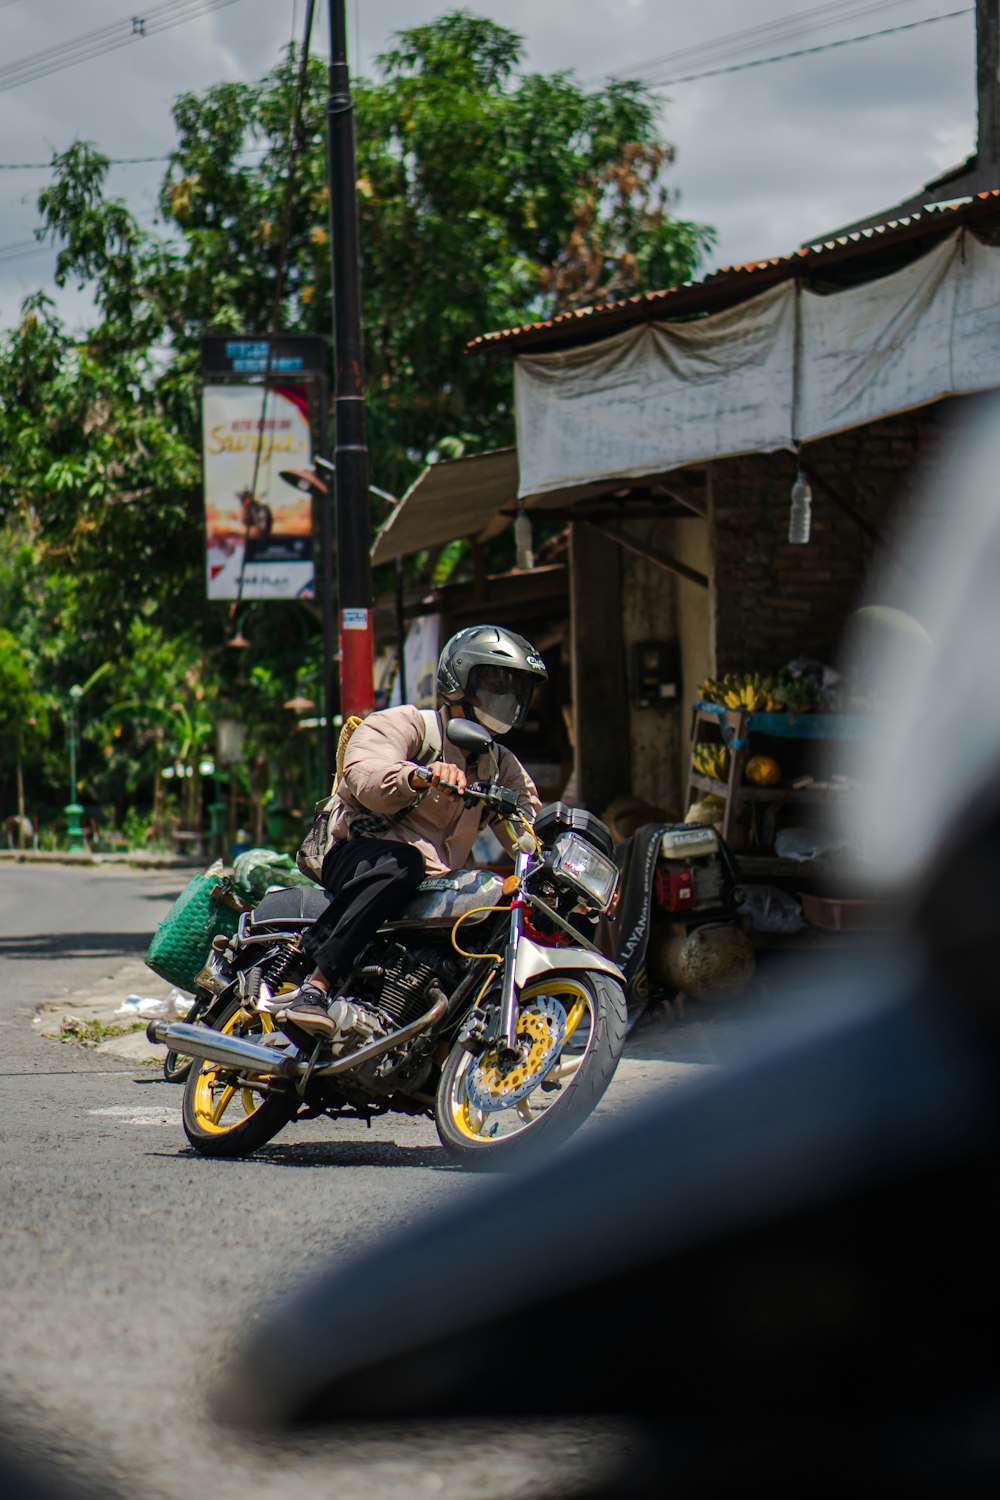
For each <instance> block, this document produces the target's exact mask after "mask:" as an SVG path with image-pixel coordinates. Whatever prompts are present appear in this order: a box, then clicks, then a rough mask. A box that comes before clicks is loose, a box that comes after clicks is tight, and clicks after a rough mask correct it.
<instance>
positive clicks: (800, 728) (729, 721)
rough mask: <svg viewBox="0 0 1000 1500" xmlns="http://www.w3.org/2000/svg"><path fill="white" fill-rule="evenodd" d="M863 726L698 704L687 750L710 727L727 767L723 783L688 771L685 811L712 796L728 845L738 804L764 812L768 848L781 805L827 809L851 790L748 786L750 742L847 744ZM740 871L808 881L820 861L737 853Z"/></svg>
mask: <svg viewBox="0 0 1000 1500" xmlns="http://www.w3.org/2000/svg"><path fill="white" fill-rule="evenodd" d="M866 722H867V721H866V720H865V718H864V717H863V716H860V715H856V714H826V713H822V714H821V713H753V712H751V711H750V710H748V709H745V708H726V707H725V706H723V705H722V704H719V703H708V702H705V701H704V700H700V699H699V700H698V701H697V702H695V703H694V704H693V706H692V714H691V749H692V754H693V752H694V749H695V746H696V745H697V744H699V742H700V739H701V734H702V731H703V730H705V729H707V728H709V727H712V728H714V729H715V730H717V731H718V732H719V733H720V734H721V737H722V741H723V744H724V745H725V746H726V747H727V748H728V750H729V752H730V754H729V767H728V774H727V777H726V780H725V781H721V780H719V779H718V778H716V777H714V776H709V775H707V774H705V773H704V772H701V771H697V770H696V769H695V768H694V766H693V765H691V766H690V768H689V771H688V785H687V805H688V806H690V805H691V803H692V802H693V801H695V800H696V795H695V794H697V793H699V792H700V793H705V792H708V793H714V795H716V796H718V797H721V798H722V799H723V800H724V802H725V810H724V812H723V816H722V820H721V821H722V836H723V838H724V839H726V841H727V842H729V843H731V842H732V836H733V829H734V827H735V823H736V815H737V811H738V808H739V805H740V803H741V802H742V803H749V804H752V805H756V806H758V807H761V806H762V807H764V808H765V809H766V813H765V819H766V824H767V826H768V829H769V832H770V835H771V841H772V842H773V831H774V823H775V820H776V817H777V814H778V812H779V811H780V809H781V807H782V806H783V805H799V806H805V805H812V806H822V805H826V806H830V805H832V804H834V803H836V802H838V801H839V800H840V799H841V798H843V797H846V796H850V794H851V793H852V791H854V790H856V788H855V787H854V785H853V784H852V783H850V782H847V781H845V783H844V784H843V785H840V784H838V783H836V782H834V783H830V782H825V783H820V784H816V785H807V786H799V787H795V786H792V785H790V784H789V783H788V782H779V783H776V784H774V785H771V786H754V785H748V784H747V783H746V782H745V780H744V769H745V766H746V764H747V762H748V761H749V759H750V758H751V756H752V754H753V748H752V740H753V739H754V738H757V739H758V743H759V740H760V738H761V737H763V738H765V739H795V740H817V741H820V740H847V739H856V738H858V736H859V735H861V734H862V733H863V732H864V729H865V726H866ZM736 859H737V863H738V865H739V867H740V869H741V871H742V872H743V873H744V874H746V875H750V874H756V875H772V876H774V877H777V878H782V877H784V878H788V877H792V876H794V875H795V874H799V875H808V877H809V878H810V879H811V878H813V877H815V876H819V875H820V874H821V873H822V869H821V866H820V861H818V860H817V861H794V860H789V859H782V858H781V857H780V856H778V855H775V854H768V853H765V852H763V851H760V850H753V851H740V852H738V853H737V854H736Z"/></svg>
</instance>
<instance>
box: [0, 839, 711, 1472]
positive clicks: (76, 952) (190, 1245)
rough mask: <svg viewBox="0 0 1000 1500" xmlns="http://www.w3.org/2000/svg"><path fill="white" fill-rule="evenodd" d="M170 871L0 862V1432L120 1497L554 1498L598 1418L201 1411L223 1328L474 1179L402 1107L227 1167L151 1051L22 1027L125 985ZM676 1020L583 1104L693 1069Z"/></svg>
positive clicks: (231, 1336) (309, 1134)
mask: <svg viewBox="0 0 1000 1500" xmlns="http://www.w3.org/2000/svg"><path fill="white" fill-rule="evenodd" d="M186 879H187V876H186V875H184V874H183V873H172V874H159V873H136V872H133V871H127V870H124V869H121V868H108V867H102V868H98V869H96V870H81V869H67V868H62V867H58V866H45V867H28V866H16V867H12V866H8V865H0V1048H2V1051H0V1121H2V1134H3V1151H2V1161H3V1169H2V1191H0V1206H2V1211H3V1212H2V1228H0V1248H2V1266H3V1278H2V1284H3V1296H2V1297H0V1428H5V1429H6V1431H7V1434H8V1439H9V1441H13V1442H14V1443H15V1445H16V1446H17V1447H18V1448H20V1447H21V1446H23V1447H26V1448H27V1449H28V1450H33V1451H43V1452H45V1453H46V1454H47V1455H48V1456H49V1460H50V1462H51V1463H52V1464H54V1465H55V1466H56V1472H57V1473H67V1474H69V1473H79V1472H83V1473H84V1474H86V1473H89V1472H92V1471H96V1472H97V1473H98V1474H99V1475H100V1476H101V1479H102V1482H103V1483H104V1485H105V1493H110V1492H111V1491H110V1490H109V1489H108V1488H107V1487H108V1486H109V1485H110V1486H113V1487H114V1493H116V1494H117V1493H120V1494H122V1495H128V1496H129V1497H133V1500H147V1497H149V1500H161V1497H162V1500H173V1497H178V1500H179V1497H182V1496H184V1497H188V1496H190V1495H192V1494H208V1493H211V1494H212V1495H213V1497H224V1496H226V1495H229V1494H232V1495H234V1496H236V1495H238V1496H239V1497H240V1500H271V1497H279V1496H280V1497H282V1500H298V1497H300V1496H301V1497H302V1500H306V1497H308V1500H316V1497H317V1496H323V1495H331V1496H333V1495H337V1496H338V1500H344V1497H350V1500H376V1497H377V1500H385V1497H393V1500H394V1497H397V1496H399V1497H402V1496H406V1497H407V1500H415V1497H421V1496H425V1495H426V1496H435V1497H445V1500H450V1497H455V1500H458V1497H460V1496H461V1497H463V1500H464V1497H467V1496H469V1495H477V1496H481V1497H484V1500H507V1497H511V1500H514V1497H518V1500H532V1497H535V1496H538V1497H541V1496H545V1497H555V1496H558V1495H560V1494H566V1493H568V1492H571V1491H572V1490H573V1489H574V1488H576V1487H577V1486H578V1485H579V1483H580V1482H581V1480H582V1477H583V1476H584V1475H588V1476H590V1477H593V1476H594V1475H595V1474H597V1473H599V1472H600V1471H601V1469H602V1467H604V1466H606V1465H607V1464H609V1463H611V1462H612V1461H613V1460H614V1457H615V1455H616V1453H617V1452H618V1451H619V1450H620V1447H621V1444H622V1443H623V1442H624V1441H625V1440H626V1439H625V1438H624V1436H623V1434H622V1432H621V1431H620V1430H619V1429H617V1428H615V1427H614V1426H612V1425H610V1424H595V1423H589V1424H588V1423H583V1422H577V1423H573V1422H568V1423H561V1424H559V1425H558V1426H554V1425H552V1424H551V1423H549V1424H540V1425H538V1426H535V1427H532V1426H527V1427H526V1426H525V1425H523V1424H521V1425H519V1426H517V1427H513V1426H511V1425H509V1424H500V1423H498V1424H495V1425H494V1426H492V1427H490V1426H487V1427H483V1426H482V1425H481V1424H480V1425H478V1426H477V1427H476V1429H475V1431H469V1430H464V1429H455V1428H453V1427H443V1428H442V1427H426V1428H424V1427H422V1428H417V1429H414V1428H410V1429H406V1430H401V1431H398V1432H393V1433H386V1432H384V1431H381V1430H379V1431H375V1430H372V1429H365V1430H356V1431H352V1432H343V1431H341V1430H337V1431H336V1434H335V1435H334V1436H330V1437H327V1436H322V1437H314V1436H311V1437H309V1438H307V1439H303V1438H301V1437H294V1438H289V1439H287V1440H286V1439H282V1440H280V1441H275V1440H272V1439H268V1440H266V1441H265V1440H255V1439H253V1438H252V1437H249V1436H247V1435H246V1434H241V1433H234V1432H232V1431H223V1430H221V1429H220V1428H218V1427H217V1426H216V1425H215V1424H214V1423H213V1422H212V1421H211V1420H210V1419H209V1418H208V1417H207V1416H206V1413H205V1398H206V1395H207V1394H208V1393H209V1392H211V1390H213V1389H215V1388H217V1383H218V1382H219V1381H220V1380H222V1379H224V1378H225V1369H226V1365H227V1362H228V1361H230V1360H233V1359H235V1358H236V1350H237V1348H238V1340H239V1334H240V1331H241V1330H242V1329H245V1328H246V1326H247V1324H248V1320H250V1319H253V1318H254V1317H255V1316H257V1315H258V1314H259V1313H260V1311H261V1310H262V1309H263V1308H264V1307H265V1306H267V1305H268V1304H269V1303H271V1302H273V1299H274V1298H275V1297H280V1295H281V1294H282V1293H283V1292H284V1291H286V1290H287V1289H289V1288H290V1287H291V1286H292V1285H294V1284H296V1283H297V1282H298V1281H299V1280H300V1279H302V1278H306V1279H308V1277H309V1276H310V1274H311V1272H312V1271H313V1270H315V1269H316V1268H317V1267H318V1266H320V1265H321V1264H326V1263H327V1262H328V1261H329V1260H330V1258H331V1257H342V1258H344V1259H345V1260H347V1259H348V1258H349V1257H351V1256H354V1255H359V1254H362V1253H363V1251H364V1248H365V1246H366V1245H368V1244H370V1243H372V1242H374V1241H375V1240H378V1239H380V1238H381V1237H384V1236H386V1235H391V1234H393V1233H394V1232H396V1231H398V1230H399V1229H401V1228H404V1227H405V1226H407V1225H409V1224H412V1223H414V1222H416V1221H417V1220H418V1219H420V1218H422V1217H423V1216H424V1215H426V1214H428V1213H433V1212H434V1210H435V1208H436V1207H438V1206H440V1205H442V1204H444V1203H446V1202H447V1203H452V1202H454V1201H455V1200H456V1198H458V1197H459V1196H460V1195H463V1194H465V1195H467V1196H468V1200H469V1207H470V1212H476V1211H479V1209H480V1208H481V1207H483V1206H485V1205H486V1204H487V1203H488V1192H489V1189H488V1186H487V1185H485V1184H483V1183H482V1182H480V1181H478V1180H477V1179H472V1178H469V1177H467V1176H466V1175H465V1174H463V1173H461V1172H459V1171H457V1170H455V1169H453V1168H451V1167H450V1166H449V1165H448V1163H447V1162H446V1160H445V1159H444V1157H443V1154H442V1153H441V1151H440V1150H439V1148H438V1144H437V1137H436V1134H435V1131H434V1127H433V1125H432V1123H431V1122H430V1121H422V1120H416V1121H414V1120H406V1119H394V1118H393V1119H390V1120H388V1121H384V1122H380V1123H379V1124H376V1126H375V1127H374V1128H373V1129H372V1130H371V1131H368V1130H366V1129H365V1127H364V1126H363V1125H361V1124H358V1123H345V1122H341V1123H338V1124H334V1123H333V1122H328V1121H318V1122H309V1123H308V1124H305V1125H299V1126H292V1127H289V1128H287V1129H286V1131H285V1132H284V1133H283V1135H281V1136H279V1137H278V1139H277V1140H276V1141H275V1142H273V1143H272V1144H271V1145H270V1146H269V1147H267V1148H265V1149H264V1150H262V1151H261V1152H260V1153H258V1154H257V1155H256V1156H255V1157H253V1158H251V1159H250V1160H249V1161H246V1162H212V1161H208V1160H205V1159H204V1158H200V1157H198V1156H197V1155H196V1154H195V1153H194V1152H192V1151H191V1150H190V1149H189V1148H188V1147H187V1143H186V1141H185V1139H184V1136H183V1133H182V1131H181V1127H180V1111H179V1105H180V1090H179V1088H178V1087H177V1086H176V1085H170V1084H167V1083H164V1082H163V1081H162V1080H161V1078H160V1074H159V1070H158V1067H157V1064H156V1062H155V1060H153V1061H149V1060H147V1059H146V1057H145V1055H142V1056H136V1057H135V1058H131V1057H122V1056H116V1055H114V1054H113V1053H109V1052H108V1051H106V1050H101V1051H89V1050H86V1049H84V1048H81V1047H79V1046H77V1045H74V1044H68V1043H65V1042H60V1041H58V1040H56V1039H53V1038H52V1037H49V1036H45V1035H42V1034H41V1027H40V1026H39V1025H38V1024H37V1022H33V1017H34V1016H35V1015H36V1013H37V1011H38V1009H39V1007H40V1006H42V1005H43V1004H44V1003H46V1002H53V1001H55V1002H59V1004H58V1005H57V1007H56V1009H57V1010H58V1009H59V1008H60V1006H61V1005H62V1003H63V1002H65V1006H66V1010H67V1011H68V1012H72V1010H73V1006H74V1003H75V1002H78V1001H80V1000H81V999H82V998H83V997H86V996H88V995H90V994H93V993H94V992H95V991H101V990H102V987H103V992H104V993H107V992H108V989H109V986H110V988H111V991H112V992H113V990H114V986H115V984H116V982H117V981H118V979H119V978H121V980H122V988H123V991H124V989H125V984H126V980H125V977H124V976H129V978H130V979H131V981H132V982H134V976H135V974H136V972H137V965H138V964H140V963H141V958H142V955H143V953H144V951H145V948H146V944H147V942H148V938H149V935H150V933H151V931H152V929H153V927H154V926H155V923H156V922H157V921H158V920H159V919H160V918H161V917H162V916H163V915H164V914H165V912H166V911H167V909H168V907H169V905H170V902H171V901H172V900H173V898H174V896H175V895H176V893H177V892H178V891H179V890H180V889H181V888H182V886H183V885H184V883H185V881H186ZM139 972H141V971H139ZM162 991H163V986H162V984H160V992H162ZM150 992H151V993H152V992H153V990H152V989H151V991H150ZM122 998H124V993H123V995H122ZM49 1015H50V1018H51V1011H50V1012H49ZM675 1030H678V1029H675V1028H672V1029H671V1032H670V1036H671V1038H673V1036H674V1031H675ZM678 1034H679V1041H678V1042H677V1043H676V1044H675V1043H674V1042H673V1041H671V1045H670V1046H664V1045H663V1041H662V1038H658V1037H657V1035H656V1034H655V1031H654V1032H650V1033H649V1034H648V1035H647V1036H646V1038H645V1040H644V1041H643V1042H641V1043H640V1044H638V1045H637V1046H636V1047H635V1048H634V1049H633V1054H632V1055H631V1057H630V1059H629V1061H628V1064H627V1066H626V1064H625V1063H623V1065H622V1068H621V1069H620V1070H619V1073H620V1077H616V1079H615V1082H614V1083H613V1085H612V1091H609V1095H608V1096H607V1101H606V1105H605V1106H604V1107H603V1108H602V1115H614V1114H615V1112H616V1111H620V1110H622V1109H625V1108H628V1107H630V1105H631V1103H632V1099H633V1096H635V1097H639V1096H642V1095H644V1094H645V1093H646V1092H648V1090H649V1089H650V1088H652V1087H654V1086H660V1085H661V1084H666V1085H671V1084H673V1083H676V1082H678V1081H680V1080H682V1079H683V1078H685V1077H688V1076H691V1075H692V1074H694V1073H697V1072H698V1071H699V1069H700V1068H701V1067H702V1066H703V1065H704V1064H706V1063H708V1064H711V1063H712V1061H713V1057H712V1049H711V1045H710V1040H709V1041H708V1042H706V1038H707V1037H709V1033H708V1031H706V1029H705V1028H704V1027H702V1028H699V1027H697V1026H695V1027H694V1028H691V1027H687V1028H680V1029H679V1031H678ZM586 1128H602V1124H601V1120H600V1119H598V1118H596V1117H595V1120H594V1121H592V1122H591V1125H590V1126H588V1127H586ZM419 1294H420V1293H419V1289H415V1295H419ZM553 1352H554V1353H557V1351H553ZM260 1378H261V1380H263V1381H266V1380H267V1371H266V1369H262V1370H261V1371H260ZM478 1378H480V1377H479V1375H478V1373H477V1371H476V1369H475V1362H474V1359H472V1358H471V1357H470V1379H478Z"/></svg>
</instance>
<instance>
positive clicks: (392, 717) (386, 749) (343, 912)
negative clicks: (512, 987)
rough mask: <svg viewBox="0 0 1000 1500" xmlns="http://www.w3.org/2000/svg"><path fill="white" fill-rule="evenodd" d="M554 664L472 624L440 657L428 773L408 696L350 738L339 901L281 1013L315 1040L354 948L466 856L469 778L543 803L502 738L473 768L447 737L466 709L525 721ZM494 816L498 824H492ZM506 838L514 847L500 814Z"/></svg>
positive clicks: (477, 824)
mask: <svg viewBox="0 0 1000 1500" xmlns="http://www.w3.org/2000/svg"><path fill="white" fill-rule="evenodd" d="M547 677H548V673H547V672H546V669H545V664H544V662H543V661H542V659H541V657H540V656H539V655H538V653H537V651H535V649H534V647H533V646H532V645H531V644H530V643H529V642H528V641H526V640H525V639H524V637H523V636H520V635H517V634H515V633H514V632H513V631H511V630H506V629H504V628H503V627H502V626H496V625H472V626H469V627H467V628H466V629H465V630H460V631H458V633H457V634H456V635H453V636H452V637H451V639H450V640H449V641H448V642H447V644H446V645H445V647H444V649H443V651H442V652H441V655H440V658H439V660H438V669H437V690H438V698H439V700H440V702H441V705H442V707H441V708H440V709H439V711H438V715H437V729H438V730H439V733H438V735H436V736H435V747H434V754H435V759H433V760H432V761H431V762H430V764H429V765H428V766H427V767H426V771H427V779H426V780H425V779H421V778H420V777H419V776H418V775H417V772H418V770H419V769H420V765H421V762H420V759H419V757H420V754H421V750H422V749H423V748H424V746H425V744H426V727H425V721H424V716H423V715H422V714H421V712H420V710H418V709H416V708H414V707H412V706H411V705H409V704H403V705H401V706H400V707H398V708H387V709H383V710H382V711H381V712H379V713H374V714H371V715H369V717H368V718H367V719H365V720H364V721H363V723H361V724H360V725H359V726H358V727H357V728H356V729H355V731H354V733H353V734H352V735H351V738H350V742H349V744H348V746H347V751H346V754H345V757H344V768H343V773H342V775H341V779H340V781H339V782H338V783H337V788H336V793H335V797H334V803H333V807H332V810H331V813H330V819H329V825H328V839H329V841H330V842H329V847H328V849H327V852H326V855H325V856H324V859H323V868H322V883H323V888H324V890H326V891H328V892H329V893H330V894H331V896H332V900H331V902H330V905H329V906H328V907H327V909H326V911H325V912H324V913H323V915H322V916H321V917H319V918H317V920H316V921H315V922H314V923H313V924H312V925H311V926H310V927H309V928H308V929H307V930H306V932H305V934H304V937H303V946H304V948H305V951H306V953H307V954H308V955H309V957H310V959H311V960H312V962H313V963H314V964H315V969H314V971H313V973H312V974H311V975H310V977H309V979H308V980H307V981H306V983H305V984H304V985H302V987H301V989H300V990H299V992H298V995H297V996H295V997H294V999H293V1000H292V1001H291V1002H290V1003H289V1004H288V1005H287V1006H286V1007H285V1009H284V1011H283V1012H282V1013H281V1017H280V1018H279V1019H280V1024H281V1025H282V1026H285V1025H286V1024H288V1023H290V1024H291V1025H292V1026H293V1027H297V1028H298V1029H299V1030H300V1031H304V1032H307V1033H308V1034H310V1035H311V1036H314V1037H316V1038H317V1039H324V1038H325V1039H327V1040H332V1039H333V1037H334V1036H335V1035H336V1027H335V1025H334V1022H333V1021H332V1019H331V1017H330V1015H329V1012H328V1009H327V1007H328V1004H329V1001H330V997H331V994H334V995H335V994H336V992H337V989H338V986H339V985H340V984H342V983H343V981H344V979H345V978H346V976H347V975H348V974H349V973H350V971H351V966H352V963H353V961H354V958H355V957H356V955H357V954H358V953H359V952H360V950H361V948H362V947H363V946H364V944H365V943H367V942H368V941H369V939H370V938H372V937H373V936H374V934H375V932H376V931H377V930H378V928H379V927H380V926H381V925H382V923H383V922H385V921H386V920H387V919H388V918H389V917H391V916H392V915H393V914H394V913H395V912H397V911H399V910H401V908H402V907H403V906H404V905H405V903H406V901H407V900H408V898H409V897H410V895H411V894H412V892H413V891H414V890H415V889H416V887H417V886H418V885H419V884H420V882H421V881H422V880H423V879H424V878H425V876H427V875H442V874H444V873H445V872H446V871H448V870H453V869H458V868H461V867H462V866H464V865H466V864H468V863H469V859H470V855H471V852H472V846H473V843H474V842H475V839H476V836H477V834H478V833H479V831H480V828H481V827H482V821H481V813H480V809H479V808H478V807H467V806H466V804H465V803H464V801H463V800H462V797H461V793H462V792H463V791H464V790H465V787H466V785H467V784H468V781H469V780H470V779H487V778H489V777H491V776H493V775H494V774H497V775H498V776H499V779H500V781H501V782H502V783H503V785H504V786H506V787H509V788H510V789H511V790H513V791H515V792H516V793H517V794H518V803H519V807H520V810H521V811H522V812H523V813H525V814H526V815H527V816H528V817H530V818H534V816H535V814H536V813H537V812H538V810H539V808H540V806H541V803H540V800H539V797H538V793H537V791H536V789H535V785H534V783H533V781H532V780H531V777H530V776H529V775H528V773H527V771H526V770H525V769H524V767H523V766H522V765H521V763H520V761H519V760H517V758H516V757H515V756H514V755H512V754H511V752H510V751H509V750H507V749H505V748H504V747H502V746H497V747H495V749H494V751H493V752H491V753H490V754H489V755H488V756H486V757H484V758H483V761H482V762H480V763H478V764H475V765H469V764H467V762H466V758H465V755H464V754H463V752H462V751H461V750H459V749H457V748H456V747H455V746H454V745H452V744H451V743H450V742H449V741H448V739H447V736H446V734H445V729H446V727H447V724H448V720H449V719H450V718H453V717H459V718H463V717H464V718H470V719H473V720H475V721H476V722H477V723H479V724H481V725H482V726H483V728H484V729H487V730H489V732H490V734H491V735H493V736H494V737H495V736H498V735H503V734H507V733H508V732H509V731H510V730H511V729H515V728H517V727H519V726H520V725H521V724H522V723H523V722H524V718H525V715H526V714H527V711H528V706H529V704H530V702H531V698H532V694H533V693H534V690H535V688H536V687H538V685H539V684H540V683H543V682H545V681H546V680H547ZM490 821H491V825H492V821H493V820H490ZM493 826H494V831H495V833H496V835H497V837H498V838H499V840H500V842H501V843H502V844H504V845H505V847H508V848H509V847H510V841H509V836H508V835H507V833H506V830H505V829H504V827H503V825H502V824H501V823H499V821H498V822H497V823H496V824H495V825H493Z"/></svg>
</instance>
